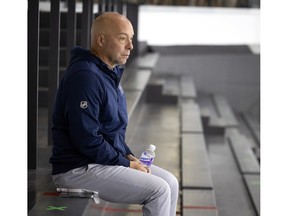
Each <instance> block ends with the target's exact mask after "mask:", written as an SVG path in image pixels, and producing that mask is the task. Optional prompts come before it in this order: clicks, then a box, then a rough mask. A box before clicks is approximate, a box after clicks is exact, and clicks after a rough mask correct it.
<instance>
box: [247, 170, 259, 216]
mask: <svg viewBox="0 0 288 216" xmlns="http://www.w3.org/2000/svg"><path fill="white" fill-rule="evenodd" d="M243 178H244V182H245V185H246V187H247V190H248V193H249V195H250V198H251V201H252V203H253V206H254V208H255V211H256V213H257V215H258V216H260V174H256V175H251V174H244V175H243Z"/></svg>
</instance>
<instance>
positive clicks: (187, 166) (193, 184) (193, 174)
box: [181, 133, 213, 189]
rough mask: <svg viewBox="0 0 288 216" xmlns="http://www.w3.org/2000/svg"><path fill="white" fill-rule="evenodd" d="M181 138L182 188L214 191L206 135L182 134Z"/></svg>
mask: <svg viewBox="0 0 288 216" xmlns="http://www.w3.org/2000/svg"><path fill="white" fill-rule="evenodd" d="M181 137H182V138H181V139H182V140H181V147H182V150H181V167H182V188H190V189H212V188H213V183H212V179H211V172H210V165H209V162H208V156H207V149H206V144H205V140H204V135H203V134H201V133H189V134H188V133H182V134H181Z"/></svg>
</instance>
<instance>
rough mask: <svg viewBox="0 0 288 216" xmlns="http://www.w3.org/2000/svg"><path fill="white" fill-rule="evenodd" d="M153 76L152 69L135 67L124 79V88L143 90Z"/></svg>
mask: <svg viewBox="0 0 288 216" xmlns="http://www.w3.org/2000/svg"><path fill="white" fill-rule="evenodd" d="M150 76H151V70H148V69H135V70H134V71H129V74H128V75H127V77H125V79H124V80H123V83H122V87H123V89H124V90H143V89H144V88H145V86H146V85H147V83H148V81H149V79H150Z"/></svg>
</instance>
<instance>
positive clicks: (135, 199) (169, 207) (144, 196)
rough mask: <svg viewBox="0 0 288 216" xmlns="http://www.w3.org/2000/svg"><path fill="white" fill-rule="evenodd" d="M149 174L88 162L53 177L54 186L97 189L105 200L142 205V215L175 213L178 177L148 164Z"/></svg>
mask: <svg viewBox="0 0 288 216" xmlns="http://www.w3.org/2000/svg"><path fill="white" fill-rule="evenodd" d="M151 171H152V174H148V173H144V172H141V171H138V170H135V169H131V168H128V167H123V166H107V165H100V164H89V165H87V166H84V167H80V168H76V169H73V170H70V171H68V172H66V173H61V174H58V175H54V176H53V180H54V183H55V185H56V186H57V187H63V188H78V189H87V190H93V191H98V193H99V197H100V198H101V199H103V200H106V201H108V202H116V203H128V204H140V205H143V207H142V210H143V215H144V216H175V215H176V206H177V199H178V190H179V185H178V180H177V179H176V177H175V176H174V175H172V174H171V173H170V172H168V171H166V170H164V169H162V168H160V167H157V166H155V165H152V166H151Z"/></svg>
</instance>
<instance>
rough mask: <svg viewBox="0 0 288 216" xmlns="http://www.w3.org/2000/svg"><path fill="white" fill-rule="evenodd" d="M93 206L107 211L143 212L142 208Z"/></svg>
mask: <svg viewBox="0 0 288 216" xmlns="http://www.w3.org/2000/svg"><path fill="white" fill-rule="evenodd" d="M93 208H96V209H98V210H101V211H105V212H134V213H142V210H140V209H120V208H110V207H101V206H97V205H94V206H93Z"/></svg>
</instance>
